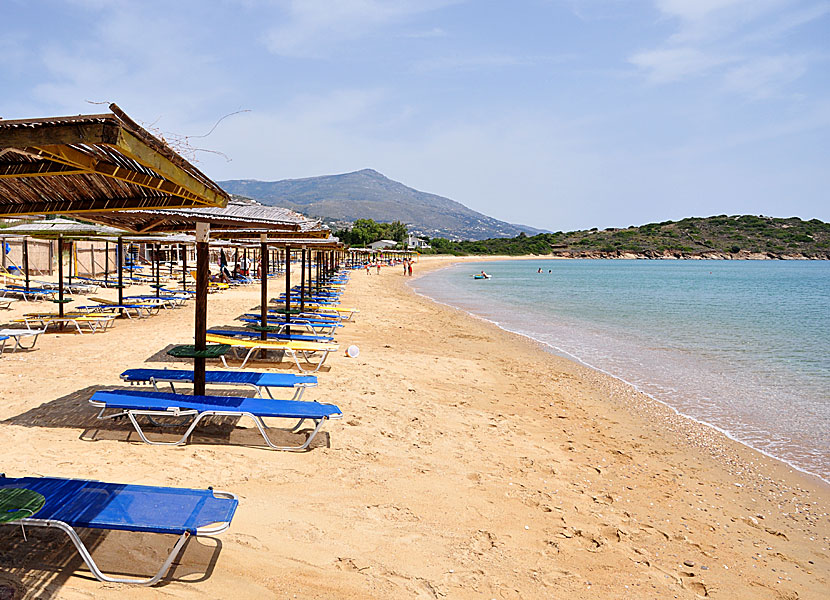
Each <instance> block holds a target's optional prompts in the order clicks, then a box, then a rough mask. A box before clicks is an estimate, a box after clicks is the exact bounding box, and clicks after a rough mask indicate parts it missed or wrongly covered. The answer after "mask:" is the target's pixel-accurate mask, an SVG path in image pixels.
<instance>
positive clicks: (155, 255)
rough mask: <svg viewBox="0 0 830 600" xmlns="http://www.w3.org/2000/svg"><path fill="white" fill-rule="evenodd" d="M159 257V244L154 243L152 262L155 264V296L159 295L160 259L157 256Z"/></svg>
mask: <svg viewBox="0 0 830 600" xmlns="http://www.w3.org/2000/svg"><path fill="white" fill-rule="evenodd" d="M160 257H161V244H156V248H155V252H154V253H153V258H155V259H156V260H155V261H154V262H153V264H155V265H156V298H158V297H159V296H161V261H160V260H159V258H160Z"/></svg>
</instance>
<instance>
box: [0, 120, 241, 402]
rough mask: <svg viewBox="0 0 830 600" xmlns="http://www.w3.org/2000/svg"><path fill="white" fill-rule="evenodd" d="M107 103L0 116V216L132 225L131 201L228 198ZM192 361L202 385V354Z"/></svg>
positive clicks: (187, 202) (194, 202)
mask: <svg viewBox="0 0 830 600" xmlns="http://www.w3.org/2000/svg"><path fill="white" fill-rule="evenodd" d="M109 108H110V110H111V111H112V112H111V113H107V114H99V115H78V116H70V117H50V118H45V119H20V120H0V217H7V218H8V217H13V218H15V217H20V216H22V215H37V214H64V215H84V216H85V217H87V216H89V217H90V220H93V221H96V222H102V221H98V220H97V219H94V218H91V216H92V214H103V215H107V214H109V215H120V216H121V218H120V219H117V218H115V219H112V220H111V221H110V222H108V223H106V222H105V223H104V224H108V225H111V226H115V227H118V228H120V229H129V230H132V231H136V232H137V231H139V230H138V229H136V226H137V225H138V224H139V222H138V221H137V220H136V219H132V218H131V217H130V216H129V213H131V211H132V210H134V209H160V208H164V209H167V208H186V207H200V206H203V207H216V208H222V207H224V206H226V205H227V202H228V200H229V199H230V197H229V196H228V194H227V193H225V192H224V191H223V190H222V189H221V188H220V187H219V186H218V185H216V184H215V183H214V182H213V181H211V180H210V179H209V178H208V177H206V176H205V175H204V174H203V173H202V172H201V171H199V170H198V169H197V168H196V167H194V166H193V165H191V164H190V163H189V162H187V161H186V160H185V159H184V158H182V157H181V156H179V155H178V154H177V153H176V152H175V151H173V150H172V149H171V148H170V147H169V146H168V145H167V144H166V143H164V142H162V141H161V140H159V139H157V138H156V137H154V136H153V135H151V134H150V133H149V132H147V131H146V130H144V129H143V128H142V127H141V126H139V125H138V124H137V123H135V122H134V121H133V120H132V119H130V118H129V117H128V116H127V115H126V114H125V113H124V112H123V111H122V110H121V109H120V108H119V107H118V106H116V105H115V104H111V105H110V107H109ZM119 239H120V238H119ZM119 245H120V244H119ZM204 253H205V256H206V255H207V240H205V243H204ZM119 260H123V252H121V253H119ZM201 284H202V285H197V288H198V290H197V291H201V292H202V295H203V296H206V294H207V278H206V276H205V277H204V278H203V280H202V281H201ZM197 296H198V294H197ZM199 304H200V303H199V302H198V301H197V332H196V333H197V335H196V349H197V353H198V351H199V350H200V349H201V350H202V352H204V349H205V335H204V330H205V328H206V325H205V327H202V328H201V332H200V327H199V326H198V321H199V319H204V320H206V315H207V312H206V310H203V311H201V312H200V311H199ZM202 304H204V303H202ZM200 333H201V334H202V335H200ZM194 363H195V364H194V369H195V371H196V379H197V382H198V385H197V387H199V388H201V389H202V390H203V389H204V359H201V360H200V359H198V358H196V359H195V360H194Z"/></svg>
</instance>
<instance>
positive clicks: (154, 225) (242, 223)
mask: <svg viewBox="0 0 830 600" xmlns="http://www.w3.org/2000/svg"><path fill="white" fill-rule="evenodd" d="M84 218H86V219H90V220H93V221H96V222H98V223H105V224H108V225H114V226H119V225H120V226H124V227H128V228H129V229H131V230H133V231H135V232H137V233H145V234H151V233H155V232H159V231H170V232H181V231H191V230H192V229H193V223H194V222H196V221H201V222H204V223H210V224H211V226H212V227H217V228H219V231H216V230H214V231H213V232H211V236H213V237H216V236H217V235H218V233H219V232H220V231H221V232H222V233H224V234H225V237H236V234H235V233H234V232H236V231H248V232H249V233H248V236H250V235H258V234H259V233H264V232H266V231H269V230H276V231H279V232H280V235H282V234H285V235H294V234H303V235H305V234H304V233H303V232H304V231H308V232H312V233H314V232H316V231H317V230H318V229H319V228H320V227H322V225H320V223H319V222H318V221H313V220H310V219H308V218H307V217H304V216H303V215H301V214H299V213H296V212H294V211H292V210H289V209H287V208H280V207H274V206H261V205H251V204H248V203H244V202H237V201H234V200H231V201H230V202H229V203H228V205H227V206H225V207H223V208H214V207H199V208H186V209H178V210H177V209H153V210H131V211H128V212H123V213H113V212H101V213H87V214H85V215H84ZM325 235H328V228H326V229H325Z"/></svg>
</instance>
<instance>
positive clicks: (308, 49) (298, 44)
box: [265, 0, 457, 57]
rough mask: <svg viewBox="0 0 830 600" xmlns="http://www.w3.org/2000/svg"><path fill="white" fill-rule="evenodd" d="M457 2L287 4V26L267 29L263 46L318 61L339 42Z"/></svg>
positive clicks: (302, 0) (294, 0)
mask: <svg viewBox="0 0 830 600" xmlns="http://www.w3.org/2000/svg"><path fill="white" fill-rule="evenodd" d="M456 2H457V0H289V1H288V3H287V6H286V13H287V22H286V23H284V24H280V25H278V26H276V27H274V28H273V29H271V30H270V31H269V32H268V33H267V34H266V36H265V44H266V46H267V47H268V49H269V50H270V51H271V52H273V53H274V54H278V55H281V56H290V57H320V56H324V55H325V54H327V53H328V52H329V51H330V50H331V48H332V47H333V46H336V45H337V44H339V43H341V42H346V41H350V40H355V39H359V38H361V37H363V36H364V35H366V34H367V33H369V32H371V31H373V30H375V29H377V28H379V27H382V26H384V25H389V24H393V23H398V22H401V21H404V20H406V19H408V18H410V17H412V16H415V15H418V14H421V13H425V12H431V11H433V10H436V9H439V8H443V7H444V6H447V5H449V4H454V3H456Z"/></svg>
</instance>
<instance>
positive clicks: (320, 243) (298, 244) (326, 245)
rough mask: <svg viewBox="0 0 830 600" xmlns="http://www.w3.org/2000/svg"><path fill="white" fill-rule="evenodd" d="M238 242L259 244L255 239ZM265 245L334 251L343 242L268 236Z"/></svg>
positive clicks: (329, 239) (334, 238)
mask: <svg viewBox="0 0 830 600" xmlns="http://www.w3.org/2000/svg"><path fill="white" fill-rule="evenodd" d="M239 241H240V242H242V241H244V242H248V243H260V242H259V240H257V239H248V240H239ZM266 244H268V245H269V246H271V247H272V248H285V247H287V246H290V247H291V248H294V249H296V250H299V249H300V248H317V249H327V250H331V249H335V248H342V247H343V242H341V241H340V239H339V238H336V237H328V238H295V237H282V236H280V237H271V236H268V238H267V240H266Z"/></svg>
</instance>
